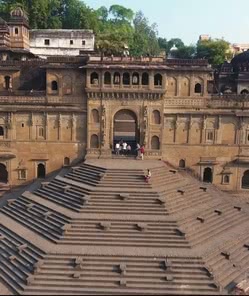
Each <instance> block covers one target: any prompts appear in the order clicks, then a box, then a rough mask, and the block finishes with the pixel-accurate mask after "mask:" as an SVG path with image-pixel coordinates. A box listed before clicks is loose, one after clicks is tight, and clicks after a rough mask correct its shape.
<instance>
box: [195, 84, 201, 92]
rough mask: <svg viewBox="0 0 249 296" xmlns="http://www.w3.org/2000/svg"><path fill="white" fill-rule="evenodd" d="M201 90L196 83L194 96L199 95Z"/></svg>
mask: <svg viewBox="0 0 249 296" xmlns="http://www.w3.org/2000/svg"><path fill="white" fill-rule="evenodd" d="M201 92H202V89H201V84H200V83H196V85H195V93H196V94H201Z"/></svg>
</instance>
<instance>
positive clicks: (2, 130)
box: [0, 126, 4, 137]
mask: <svg viewBox="0 0 249 296" xmlns="http://www.w3.org/2000/svg"><path fill="white" fill-rule="evenodd" d="M3 136H4V129H3V127H2V126H0V137H3Z"/></svg>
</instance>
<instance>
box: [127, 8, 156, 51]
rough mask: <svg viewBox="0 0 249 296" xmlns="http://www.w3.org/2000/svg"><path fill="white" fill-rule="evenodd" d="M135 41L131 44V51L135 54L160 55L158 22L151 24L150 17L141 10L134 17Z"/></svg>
mask: <svg viewBox="0 0 249 296" xmlns="http://www.w3.org/2000/svg"><path fill="white" fill-rule="evenodd" d="M133 23H134V34H133V41H132V43H131V44H130V52H131V54H132V55H134V56H141V55H158V54H159V53H160V47H159V44H158V38H157V35H158V32H157V27H156V24H152V25H150V24H149V21H148V19H147V18H146V17H145V16H144V15H143V13H142V12H141V11H139V12H138V13H136V16H135V18H134V22H133Z"/></svg>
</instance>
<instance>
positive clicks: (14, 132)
mask: <svg viewBox="0 0 249 296" xmlns="http://www.w3.org/2000/svg"><path fill="white" fill-rule="evenodd" d="M11 117H12V140H16V113H13V112H12V113H11Z"/></svg>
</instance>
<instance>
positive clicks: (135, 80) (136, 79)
mask: <svg viewBox="0 0 249 296" xmlns="http://www.w3.org/2000/svg"><path fill="white" fill-rule="evenodd" d="M132 84H133V85H138V84H139V74H138V73H133V75H132Z"/></svg>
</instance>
